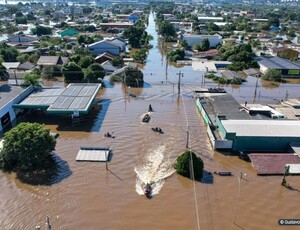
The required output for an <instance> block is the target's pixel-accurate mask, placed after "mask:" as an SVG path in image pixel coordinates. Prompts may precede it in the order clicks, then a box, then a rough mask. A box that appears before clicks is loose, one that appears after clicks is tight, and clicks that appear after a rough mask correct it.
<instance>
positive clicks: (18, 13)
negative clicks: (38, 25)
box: [15, 11, 24, 18]
mask: <svg viewBox="0 0 300 230" xmlns="http://www.w3.org/2000/svg"><path fill="white" fill-rule="evenodd" d="M23 16H24V14H23V13H22V12H20V11H19V12H17V13H16V14H15V17H16V18H17V17H23Z"/></svg>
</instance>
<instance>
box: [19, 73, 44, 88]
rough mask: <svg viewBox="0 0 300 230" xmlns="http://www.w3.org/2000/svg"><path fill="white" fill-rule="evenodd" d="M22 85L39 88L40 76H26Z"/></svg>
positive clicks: (34, 74) (29, 74)
mask: <svg viewBox="0 0 300 230" xmlns="http://www.w3.org/2000/svg"><path fill="white" fill-rule="evenodd" d="M22 85H24V86H29V85H33V86H40V75H38V74H36V73H28V74H26V75H25V77H24V82H23V84H22Z"/></svg>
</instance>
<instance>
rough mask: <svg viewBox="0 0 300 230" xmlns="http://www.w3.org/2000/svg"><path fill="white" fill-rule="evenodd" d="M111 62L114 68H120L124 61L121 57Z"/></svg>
mask: <svg viewBox="0 0 300 230" xmlns="http://www.w3.org/2000/svg"><path fill="white" fill-rule="evenodd" d="M111 62H112V65H113V66H116V67H122V66H123V65H124V60H123V58H122V57H114V58H113V59H112V61H111Z"/></svg>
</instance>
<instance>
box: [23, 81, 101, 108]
mask: <svg viewBox="0 0 300 230" xmlns="http://www.w3.org/2000/svg"><path fill="white" fill-rule="evenodd" d="M100 87H101V84H92V83H90V84H89V83H86V84H75V83H72V84H69V85H68V87H67V88H65V89H44V90H43V91H40V92H37V93H34V94H32V95H30V96H29V97H28V98H26V99H25V100H24V101H22V102H21V103H20V105H21V106H22V105H23V106H26V107H30V106H32V107H38V106H41V105H43V106H49V108H48V111H50V112H51V111H52V112H67V111H71V112H72V111H85V112H86V111H87V110H88V108H89V106H90V104H91V103H92V101H93V99H94V97H95V96H96V94H97V92H98V91H99V89H100Z"/></svg>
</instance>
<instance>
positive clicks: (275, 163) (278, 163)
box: [249, 153, 300, 175]
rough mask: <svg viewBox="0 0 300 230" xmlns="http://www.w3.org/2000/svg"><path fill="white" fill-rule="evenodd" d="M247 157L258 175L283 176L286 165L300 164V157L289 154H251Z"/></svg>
mask: <svg viewBox="0 0 300 230" xmlns="http://www.w3.org/2000/svg"><path fill="white" fill-rule="evenodd" d="M249 157H250V159H251V161H252V165H253V167H254V168H255V170H256V172H257V174H259V175H272V174H273V175H279V174H284V168H285V165H286V164H300V157H298V156H297V155H294V154H289V153H281V154H279V153H272V154H271V153H268V154H267V153H255V154H254V153H252V154H249ZM292 170H293V169H292Z"/></svg>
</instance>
